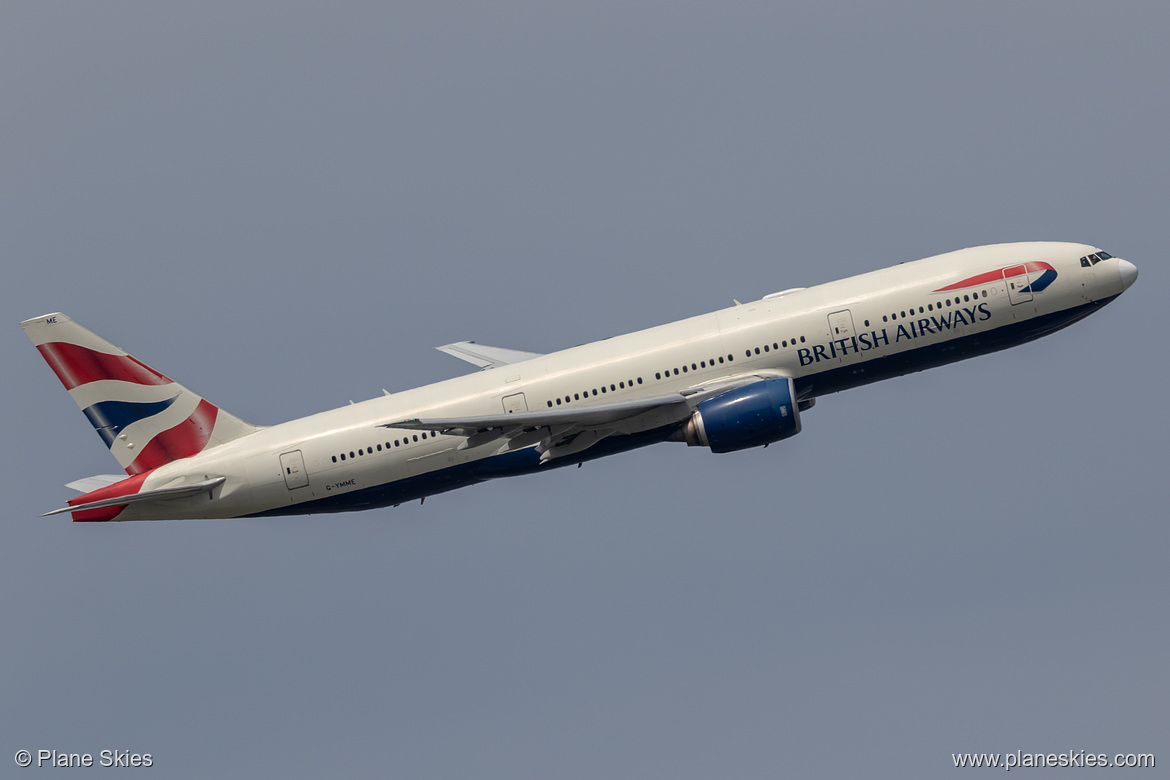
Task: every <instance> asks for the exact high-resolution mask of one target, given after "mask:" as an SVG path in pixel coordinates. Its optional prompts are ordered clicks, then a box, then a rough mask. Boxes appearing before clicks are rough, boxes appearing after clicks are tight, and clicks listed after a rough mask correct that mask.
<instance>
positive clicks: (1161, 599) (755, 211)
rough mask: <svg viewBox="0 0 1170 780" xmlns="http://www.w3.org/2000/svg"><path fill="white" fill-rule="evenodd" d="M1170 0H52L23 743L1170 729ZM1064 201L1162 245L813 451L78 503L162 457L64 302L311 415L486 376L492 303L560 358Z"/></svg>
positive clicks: (904, 391) (360, 746)
mask: <svg viewBox="0 0 1170 780" xmlns="http://www.w3.org/2000/svg"><path fill="white" fill-rule="evenodd" d="M1168 28H1170V9H1168V8H1167V6H1166V4H1164V3H1154V2H1149V3H1126V2H1112V3H1069V2H1026V3H1020V2H1011V3H994V2H992V3H978V4H976V3H965V4H951V3H892V4H880V5H879V4H842V3H815V4H813V3H810V4H806V5H789V4H782V3H730V4H728V3H721V4H718V7H716V5H715V4H705V3H629V2H620V3H610V2H598V0H590V1H589V2H585V3H555V4H540V3H510V2H497V3H430V2H427V3H395V4H383V3H329V4H318V3H270V4H269V3H240V2H232V3H216V2H204V3H198V4H187V5H185V6H174V5H172V4H167V5H158V4H149V3H137V4H135V3H100V4H97V3H86V4H77V3H69V4H66V3H6V4H4V6H3V8H2V9H0V111H2V113H0V137H2V139H3V144H2V145H0V183H2V186H0V236H3V253H4V257H5V262H4V268H5V277H4V282H5V283H4V284H3V285H2V286H0V306H2V311H3V312H4V316H5V321H6V327H4V328H2V329H0V350H3V360H4V365H5V366H6V367H7V368H6V370H5V372H4V398H5V402H6V403H5V406H6V410H7V412H6V420H5V432H6V436H5V441H6V442H7V445H8V446H7V447H6V448H5V449H4V452H3V455H2V456H0V457H2V458H3V474H4V487H5V494H6V496H7V499H8V500H7V509H6V511H5V512H4V515H3V533H4V541H3V544H0V648H2V658H3V662H2V664H0V766H3V767H8V769H4V770H3V771H0V774H3V775H5V776H8V774H9V772H10V771H11V772H13V773H14V774H13V776H23V774H22V773H21V771H18V770H16V769H15V767H14V766H13V764H11V763H9V762H11V761H12V756H13V754H14V753H15V751H16V750H18V749H21V748H27V749H30V750H34V751H35V750H37V749H39V748H56V749H58V750H62V751H69V752H91V753H94V754H96V753H97V752H98V751H100V750H103V749H123V750H126V749H128V750H133V751H139V752H149V753H151V754H152V755H153V756H154V761H155V766H154V768H153V769H152V770H149V771H150V773H151V775H152V776H154V777H168V778H171V777H175V778H204V777H213V776H214V777H248V778H253V777H289V776H294V777H295V776H347V777H382V776H394V777H411V778H450V777H475V778H508V779H509V780H515V779H516V778H550V777H556V778H598V777H607V778H610V777H617V778H646V777H664V778H666V777H669V778H708V777H740V778H775V777H783V776H823V777H857V776H898V777H923V778H928V777H929V778H933V777H938V776H940V775H943V774H946V773H948V772H952V771H955V770H953V769H952V768H951V767H952V762H951V754H952V753H953V752H971V751H980V752H982V751H996V752H1000V751H1002V752H1007V751H1013V752H1014V751H1016V750H1023V751H1025V752H1060V751H1068V750H1081V749H1084V750H1087V751H1089V752H1092V753H1098V752H1100V753H1108V754H1113V753H1117V752H1152V753H1154V754H1155V755H1156V756H1157V760H1158V763H1159V766H1160V767H1162V766H1165V765H1170V740H1168V737H1167V735H1168V734H1170V730H1168V729H1167V726H1168V725H1170V704H1168V702H1170V675H1167V673H1166V659H1167V647H1168V646H1170V624H1168V621H1167V607H1166V596H1167V593H1168V592H1170V567H1168V566H1167V552H1168V546H1170V529H1168V527H1167V518H1166V510H1165V487H1166V474H1167V457H1166V454H1165V438H1166V430H1167V418H1168V413H1167V410H1166V409H1167V408H1166V404H1165V387H1166V384H1167V380H1168V377H1167V362H1166V347H1165V333H1164V323H1163V318H1162V316H1161V313H1162V312H1163V311H1164V302H1165V298H1166V295H1165V292H1166V290H1167V278H1166V276H1167V274H1166V270H1165V266H1164V263H1163V261H1164V258H1165V255H1166V230H1167V227H1166V215H1167V205H1168V203H1170V191H1168V185H1167V182H1168V181H1170V170H1168V168H1170V165H1168V154H1167V147H1166V144H1167V138H1168V137H1170V121H1168V120H1170V99H1168V98H1170V95H1168V91H1170V90H1168V89H1167V74H1170V48H1168V47H1167V46H1166V40H1165V36H1166V30H1167V29H1168ZM1029 239H1044V240H1068V241H1084V242H1088V243H1093V244H1096V245H1098V246H1101V247H1103V248H1105V249H1107V250H1108V251H1110V252H1112V253H1114V254H1116V255H1119V256H1121V257H1125V258H1127V259H1129V260H1132V261H1133V262H1134V263H1136V264H1137V266H1138V267H1139V269H1140V272H1141V276H1140V278H1139V280H1138V282H1137V284H1136V285H1135V287H1134V288H1133V289H1132V290H1130V291H1129V292H1127V293H1126V294H1125V295H1124V296H1123V297H1122V298H1121V299H1120V300H1118V301H1117V302H1116V303H1114V304H1113V305H1111V306H1110V307H1108V308H1107V309H1105V310H1104V311H1103V312H1101V313H1099V314H1097V315H1095V316H1093V317H1091V318H1090V319H1088V320H1086V321H1084V322H1082V323H1079V324H1077V325H1075V326H1073V327H1072V328H1070V329H1069V330H1066V331H1063V332H1061V333H1059V334H1056V335H1054V336H1051V337H1049V338H1046V339H1043V340H1041V341H1039V342H1037V343H1033V344H1030V345H1026V346H1023V347H1019V348H1017V349H1014V350H1010V351H1008V352H1004V353H1000V354H997V355H993V356H988V357H984V358H980V359H976V360H972V361H968V362H966V363H963V364H960V365H956V366H951V367H947V368H943V369H938V370H934V371H930V372H926V373H923V374H918V375H914V376H911V377H905V378H902V379H898V380H893V381H889V382H885V383H882V384H879V385H875V386H871V387H869V388H864V389H860V390H855V391H852V392H848V393H844V394H841V395H838V396H832V397H828V398H824V399H822V400H821V402H820V403H819V404H818V405H817V407H816V408H815V409H814V410H812V411H810V412H808V413H807V414H806V415H805V416H804V432H803V433H802V434H801V435H800V436H799V437H797V438H795V439H792V440H790V441H787V442H785V443H783V444H782V445H779V446H775V447H770V448H768V450H767V451H751V452H745V453H738V454H733V455H712V454H710V453H708V452H705V451H702V450H698V449H687V448H685V447H682V446H679V445H673V446H671V445H660V446H657V447H653V448H650V449H647V450H642V451H639V452H635V453H631V454H626V455H622V456H617V457H614V458H610V459H607V460H604V461H601V462H597V463H591V464H587V465H586V467H585V468H582V469H579V470H578V469H572V470H563V471H559V472H553V473H550V474H547V475H541V476H537V477H527V478H521V479H515V480H505V481H498V482H495V483H491V484H488V485H485V486H481V487H476V488H469V489H465V490H462V491H458V492H455V493H451V494H447V495H443V496H437V497H434V498H432V499H431V500H430V501H428V502H427V503H426V505H425V506H422V507H420V506H419V505H417V504H414V505H409V506H403V507H400V508H398V509H395V510H379V511H373V512H365V513H361V514H355V515H322V516H316V517H303V518H288V519H266V520H242V521H226V522H181V523H161V524H156V525H150V524H125V525H118V524H113V525H108V526H86V525H73V524H71V523H70V522H68V520H67V519H65V518H62V517H55V518H44V519H41V518H38V517H37V515H38V514H40V513H41V512H44V511H46V510H49V509H53V508H56V507H57V506H60V505H61V503H62V502H63V501H64V500H65V498H67V497H68V496H70V495H72V493H70V492H69V491H67V490H66V489H65V488H64V487H62V485H63V484H64V483H65V482H68V481H70V480H73V479H76V478H79V477H83V476H88V475H90V474H96V473H107V472H113V471H115V470H116V464H115V463H114V461H113V459H112V458H111V457H110V456H109V455H108V453H106V452H105V451H104V447H103V446H102V444H101V442H100V440H99V439H98V437H97V436H95V435H94V434H93V432H92V430H91V429H90V428H89V426H88V424H87V423H86V421H85V419H84V417H83V416H82V415H81V414H80V413H79V412H78V411H77V409H76V408H75V407H74V406H73V404H72V402H71V401H70V399H69V398H68V396H67V395H66V393H65V391H64V390H63V389H62V388H61V387H60V385H59V384H58V383H57V381H56V379H55V377H54V376H53V375H52V373H51V372H50V371H49V369H48V368H47V367H46V366H45V365H44V364H43V362H42V361H41V359H40V357H39V356H38V355H37V353H36V351H35V350H34V349H33V348H32V346H31V345H30V344H29V342H28V341H27V339H26V338H25V336H24V335H23V333H22V332H21V330H20V327H19V325H18V323H19V321H20V320H22V319H25V318H27V317H31V316H34V315H38V314H42V313H45V312H48V311H55V310H61V311H65V312H68V313H69V314H70V315H71V316H73V317H74V318H76V319H77V320H79V321H80V322H82V323H84V324H86V325H88V326H89V327H91V328H93V329H94V330H96V331H97V332H99V333H101V334H102V335H104V336H105V337H107V338H109V339H110V340H112V341H114V342H115V343H117V344H119V345H120V346H122V347H124V348H126V349H128V350H129V351H131V352H132V353H133V354H134V355H135V356H137V357H139V358H140V359H142V360H144V361H146V362H148V363H150V364H152V365H154V366H156V367H158V368H159V369H160V370H163V371H165V372H166V373H168V374H169V375H171V376H173V377H175V378H176V379H177V380H179V381H181V382H183V383H185V384H188V385H189V386H191V387H192V388H194V389H195V390H197V391H198V392H201V393H202V394H204V395H206V396H207V397H208V398H210V399H211V400H212V401H214V402H215V403H217V404H219V405H221V406H223V407H225V408H227V409H229V410H231V411H233V412H235V413H236V414H238V415H240V416H241V417H243V418H244V419H247V420H249V421H251V422H256V423H276V422H280V421H283V420H286V419H290V418H293V417H297V416H301V415H304V414H309V413H313V412H316V411H320V410H322V409H325V408H329V407H332V406H336V405H340V404H344V403H346V402H347V401H348V400H349V399H355V400H356V399H362V398H368V397H371V396H373V395H376V394H378V393H379V392H380V391H381V388H383V387H385V388H387V389H388V390H391V391H394V390H398V389H403V388H408V387H412V386H416V385H419V384H424V383H427V382H433V381H438V380H442V379H444V378H447V377H451V376H454V375H457V374H459V373H462V372H463V371H464V370H465V366H464V365H463V364H461V363H459V362H458V361H455V360H453V359H452V358H450V357H448V356H445V355H442V354H440V353H438V352H435V351H434V350H432V349H431V347H433V346H435V345H439V344H445V343H448V342H450V341H455V340H460V339H475V340H478V341H481V342H483V343H488V344H497V345H500V346H508V347H514V348H518V349H528V350H535V351H551V350H555V349H559V348H563V347H567V346H571V345H574V344H578V343H581V342H585V341H591V340H594V339H598V338H603V337H606V336H610V335H614V334H617V333H622V332H626V331H630V330H635V329H638V328H642V327H648V326H652V325H655V324H658V323H661V322H665V321H669V320H672V319H678V318H681V317H685V316H690V315H693V314H698V313H701V312H705V311H709V310H713V309H716V308H720V307H722V306H725V305H727V304H729V303H730V301H731V299H732V298H733V297H734V298H739V299H741V300H747V299H749V298H753V297H758V296H760V295H763V294H765V293H768V292H772V291H774V290H780V289H784V288H787V287H793V286H804V285H811V284H816V283H819V282H824V281H829V280H832V279H836V278H840V277H844V276H848V275H851V274H855V273H860V272H864V271H868V270H872V269H875V268H879V267H883V266H886V265H891V264H894V263H897V262H899V261H903V260H911V259H915V258H918V257H924V256H927V255H931V254H936V253H938V252H943V251H948V250H951V249H957V248H960V247H964V246H971V245H976V244H982V243H993V242H998V241H1018V240H1029ZM42 771H44V770H42ZM969 771H974V772H975V773H977V774H978V773H979V772H983V773H990V772H992V771H993V770H978V771H976V770H969ZM1001 771H1002V770H1001ZM1049 771H1051V770H1049ZM1163 771H1164V770H1163ZM23 772H24V773H26V774H29V775H32V774H33V773H34V772H35V770H23ZM80 773H81V774H84V773H85V771H84V770H81V772H80ZM1041 773H1042V772H1041ZM1156 773H1157V771H1156V770H1155V771H1148V770H1147V771H1146V772H1142V771H1141V770H1129V771H1120V772H1117V773H1116V774H1117V775H1118V776H1126V777H1129V776H1134V777H1138V776H1147V775H1149V776H1153V775H1154V774H1156ZM1022 774H1023V775H1024V776H1029V773H1028V772H1026V771H1024V772H1022ZM107 775H108V776H117V773H116V772H109V771H107V772H105V773H103V774H102V775H101V776H103V777H105V776H107ZM1112 775H1113V773H1111V772H1108V771H1098V772H1096V773H1095V774H1094V776H1101V777H1105V776H1112ZM1012 776H1013V777H1015V776H1016V772H1013V773H1012ZM1045 776H1047V775H1045Z"/></svg>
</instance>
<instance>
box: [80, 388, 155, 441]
mask: <svg viewBox="0 0 1170 780" xmlns="http://www.w3.org/2000/svg"><path fill="white" fill-rule="evenodd" d="M177 398H178V396H175V397H174V398H169V399H167V400H165V401H148V402H143V403H135V402H133V401H99V402H98V403H96V404H94V405H93V406H90V407H87V408H85V409H82V411H83V412H85V416H86V417H88V418H89V421H90V423H91V424H92V425H93V427H94V430H96V431H97V432H98V435H99V436H101V437H102V440H103V441H104V442H105V443H106V446H107V447H113V446H114V439H116V438H118V434H119V433H120V432H121V431H122V429H123V428H125V427H127V426H129V425H131V424H133V423H136V422H138V421H139V420H145V419H146V418H147V417H153V416H154V415H156V414H158V413H159V412H162V411H165V410H166V409H169V408H170V406H171V404H173V403H174V402H175V400H176V399H177Z"/></svg>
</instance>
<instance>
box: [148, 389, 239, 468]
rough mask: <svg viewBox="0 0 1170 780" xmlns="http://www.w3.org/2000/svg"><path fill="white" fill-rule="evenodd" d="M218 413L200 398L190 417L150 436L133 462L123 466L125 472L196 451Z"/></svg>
mask: <svg viewBox="0 0 1170 780" xmlns="http://www.w3.org/2000/svg"><path fill="white" fill-rule="evenodd" d="M218 415H219V407H217V406H216V405H215V404H213V403H210V402H208V401H200V402H199V406H198V407H196V408H195V411H194V412H192V413H191V416H190V417H188V418H187V419H186V420H183V422H181V423H179V424H178V425H176V426H175V427H174V428H170V429H168V430H165V431H163V432H162V433H160V434H158V435H157V436H155V437H154V438H153V439H151V440H150V443H149V444H147V445H146V446H145V447H143V448H142V452H141V453H139V455H138V457H137V458H135V459H134V462H133V463H131V464H130V465H129V466H127V467H126V473H128V474H140V473H142V472H144V471H150V470H151V469H154V468H158V467H159V466H161V465H163V464H164V463H170V462H171V461H172V460H178V459H179V458H189V457H191V456H192V455H197V454H199V453H200V452H202V451H203V448H204V447H206V446H207V441H208V440H209V439H210V438H211V431H212V429H213V428H215V418H216V417H217V416H218Z"/></svg>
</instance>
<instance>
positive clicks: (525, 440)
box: [378, 372, 775, 463]
mask: <svg viewBox="0 0 1170 780" xmlns="http://www.w3.org/2000/svg"><path fill="white" fill-rule="evenodd" d="M773 373H775V372H759V373H755V374H746V375H739V376H732V377H725V378H723V379H721V380H716V381H713V382H711V383H710V384H707V385H704V386H701V387H695V388H689V389H686V390H683V391H681V392H677V393H666V394H663V395H652V396H644V397H642V398H633V399H630V400H628V401H617V402H612V403H596V404H594V403H590V404H581V405H579V406H573V405H569V406H565V407H561V408H557V409H543V410H537V411H526V412H504V411H501V412H499V413H498V414H488V415H475V416H469V417H426V418H412V419H409V420H398V421H396V422H389V423H381V424H380V425H379V426H378V427H380V428H402V429H406V430H414V431H436V432H438V433H445V434H448V435H453V436H465V437H467V438H466V439H465V440H464V441H463V442H462V443H461V444H460V445H459V447H458V449H461V450H463V449H468V448H470V447H480V446H483V445H485V444H490V443H498V442H502V443H501V444H500V445H499V452H505V451H507V450H517V449H522V448H524V447H530V446H532V445H533V444H535V445H536V448H537V450H538V451H539V452H540V453H541V456H540V459H541V462H542V463H543V462H547V461H548V460H551V459H552V458H557V457H562V456H564V455H571V454H574V453H577V452H581V451H582V450H585V449H588V448H589V447H591V446H593V445H594V444H596V443H597V442H599V441H601V440H602V439H604V438H605V437H606V436H610V435H612V434H614V433H633V432H636V431H640V430H648V429H651V428H659V427H665V426H667V425H671V424H673V423H681V422H683V421H685V420H686V419H687V418H688V417H690V415H691V413H692V411H693V410H694V407H695V406H696V405H698V404H699V402H701V401H703V400H706V399H707V398H712V397H714V396H716V395H719V394H721V393H725V392H727V391H728V390H733V389H735V388H737V387H742V386H743V385H746V384H751V383H752V382H758V381H760V380H761V379H765V378H768V376H765V374H767V375H771V374H773Z"/></svg>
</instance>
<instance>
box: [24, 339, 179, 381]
mask: <svg viewBox="0 0 1170 780" xmlns="http://www.w3.org/2000/svg"><path fill="white" fill-rule="evenodd" d="M37 349H38V350H40V353H41V356H42V357H44V358H45V362H46V363H48V364H49V368H51V369H53V373H55V374H56V375H57V378H58V379H60V380H61V384H63V385H65V389H66V390H72V389H73V388H75V387H81V386H82V385H86V384H89V383H90V382H96V381H98V380H99V379H116V380H118V381H120V382H133V383H134V384H136V385H166V384H170V382H171V380H170V379H168V378H167V377H165V376H163V375H162V374H160V373H159V372H157V371H155V370H154V369H153V368H151V367H150V366H148V365H146V364H145V363H141V362H139V361H138V360H135V359H134V358H132V357H130V356H129V355H110V354H107V353H105V352H97V351H95V350H92V349H89V348H88V347H81V346H78V345H77V344H68V343H65V342H63V341H54V342H50V343H48V344H40V345H38V346H37Z"/></svg>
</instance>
